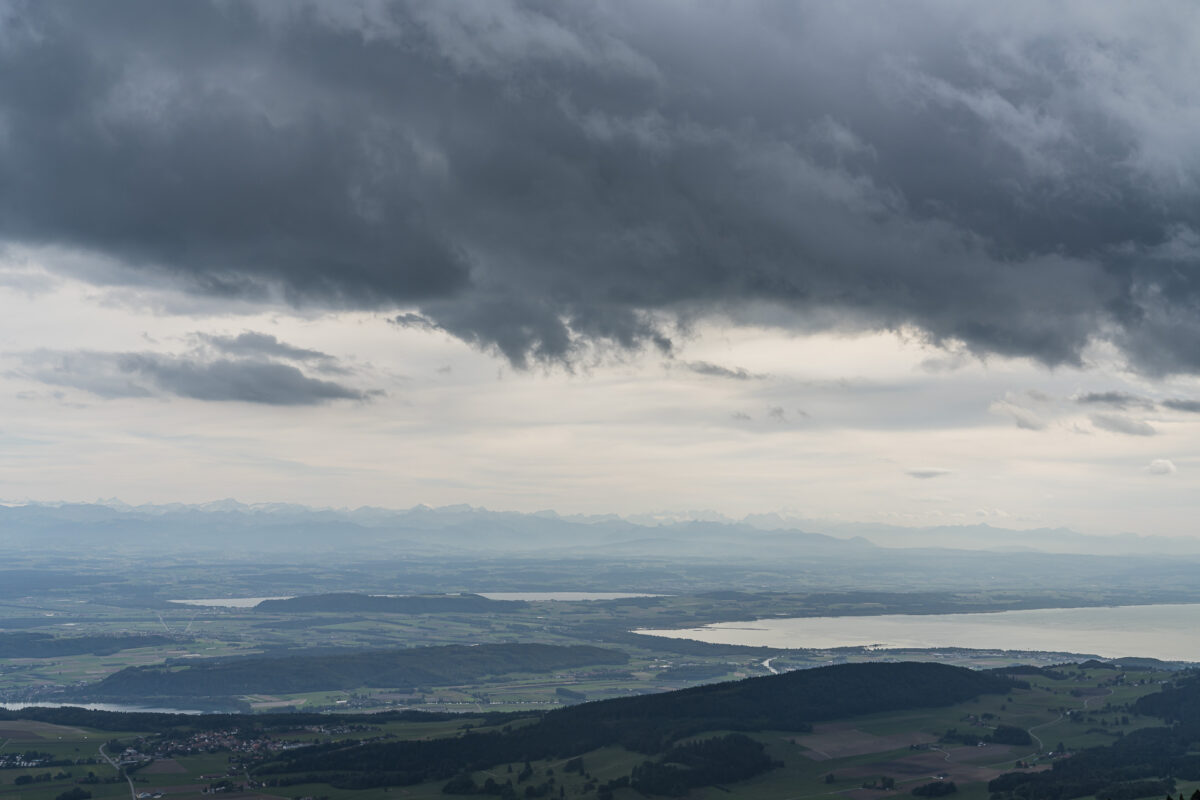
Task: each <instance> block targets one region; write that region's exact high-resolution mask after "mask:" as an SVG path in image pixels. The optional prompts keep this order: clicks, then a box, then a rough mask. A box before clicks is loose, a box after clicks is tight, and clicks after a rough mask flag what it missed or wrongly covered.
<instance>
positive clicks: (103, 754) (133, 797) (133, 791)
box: [100, 745, 137, 800]
mask: <svg viewBox="0 0 1200 800" xmlns="http://www.w3.org/2000/svg"><path fill="white" fill-rule="evenodd" d="M100 757H101V758H103V759H104V760H105V761H107V762H108V765H109V766H110V767H112V768H113V769H115V770H116V771H117V774H118V775H124V776H125V780H126V781H128V782H129V799H130V800H137V789H135V788H133V778H131V777H129V775H128V774H126V772H125V770H123V769H121V765H120V764H118V763H117V762H115V761H113V760H112V759H111V758H109V757H108V753H106V752H104V745H100Z"/></svg>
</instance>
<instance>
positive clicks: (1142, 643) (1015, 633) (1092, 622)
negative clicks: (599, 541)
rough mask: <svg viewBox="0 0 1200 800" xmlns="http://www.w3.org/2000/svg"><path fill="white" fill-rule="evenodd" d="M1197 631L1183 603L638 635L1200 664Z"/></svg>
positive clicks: (815, 620)
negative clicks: (1079, 655)
mask: <svg viewBox="0 0 1200 800" xmlns="http://www.w3.org/2000/svg"><path fill="white" fill-rule="evenodd" d="M1198 630H1200V605H1193V604H1187V605H1183V604H1180V605H1146V606H1106V607H1100V608H1041V609H1034V610H1030V611H999V612H995V613H986V614H886V615H877V616H862V617H781V618H776V619H758V620H750V621H747V622H718V623H714V624H712V625H705V626H704V627H701V628H688V629H683V630H648V629H647V630H639V631H636V633H644V634H649V635H653V636H667V637H671V638H674V639H695V640H697V641H701V642H712V643H716V644H740V645H750V646H753V647H778V648H814V649H828V648H834V647H876V648H940V647H945V648H954V647H961V648H970V649H977V650H1039V651H1045V652H1061V653H1082V654H1089V655H1098V656H1102V657H1105V658H1120V657H1123V656H1143V657H1149V658H1160V659H1163V660H1164V661H1200V637H1198V636H1197V635H1196V632H1197V631H1198Z"/></svg>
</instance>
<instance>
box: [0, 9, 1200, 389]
mask: <svg viewBox="0 0 1200 800" xmlns="http://www.w3.org/2000/svg"><path fill="white" fill-rule="evenodd" d="M1197 24H1198V23H1197V18H1196V15H1195V14H1194V13H1192V11H1191V7H1190V6H1189V5H1187V4H1182V3H1181V4H1166V5H1163V6H1156V11H1155V13H1154V14H1152V15H1150V14H1145V13H1144V12H1143V11H1141V10H1140V9H1138V8H1134V7H1131V6H1125V7H1122V6H1099V5H1095V4H1083V3H1079V4H1054V5H1047V4H1037V3H1028V4H1023V3H1015V4H1002V5H998V6H994V7H987V8H979V7H972V8H970V9H968V8H966V7H963V6H961V5H956V4H953V3H916V4H907V3H906V4H887V5H880V6H876V7H873V8H872V12H871V14H870V15H863V14H862V13H861V9H858V8H855V7H852V6H844V5H841V4H832V3H830V4H816V3H814V4H803V5H798V4H795V3H788V2H779V3H775V2H765V1H764V2H754V3H728V4H699V5H695V6H678V5H662V4H654V3H642V2H625V3H622V2H614V3H604V4H583V3H552V2H536V1H531V2H528V3H509V2H502V0H488V2H462V3H441V4H436V3H387V2H371V3H367V2H362V3H354V2H349V1H348V0H331V1H330V2H327V3H317V2H295V3H283V2H270V1H264V2H259V3H250V2H246V3H211V4H209V3H204V2H199V0H198V1H197V2H193V3H186V4H178V3H162V2H159V1H158V0H141V1H140V2H138V1H135V0H125V1H123V2H111V3H103V4H96V3H75V4H52V3H33V2H29V3H21V2H15V3H12V4H9V5H8V6H7V7H6V9H5V10H4V11H3V12H2V17H0V239H3V240H7V241H9V242H13V243H21V244H24V245H32V246H55V247H58V248H62V247H67V248H73V249H75V250H79V251H84V252H87V253H92V254H95V255H97V256H103V257H105V258H107V259H115V260H116V261H118V262H119V263H122V264H125V265H127V266H129V267H131V268H133V269H134V270H137V271H139V272H140V274H142V275H145V276H146V280H151V279H152V278H153V279H154V280H158V279H159V278H160V277H161V276H164V275H165V276H170V277H172V278H174V279H175V280H177V281H178V282H179V283H180V284H181V285H183V286H185V287H187V288H188V289H189V290H190V291H192V292H195V293H203V294H205V295H208V296H229V297H239V298H250V299H262V300H267V299H270V298H273V297H276V296H277V292H279V291H282V293H283V295H282V296H283V297H285V298H286V299H287V300H288V301H289V302H291V303H294V304H297V305H302V306H306V307H310V308H317V309H320V308H386V309H394V310H395V311H397V312H403V313H402V316H400V317H398V318H397V321H398V322H401V323H405V324H422V325H425V326H428V327H432V328H436V329H440V330H444V331H447V332H449V333H451V334H452V335H455V336H457V337H460V338H462V339H463V340H465V341H468V342H472V343H474V344H476V345H478V346H480V347H483V348H487V349H494V350H496V351H498V352H500V353H502V354H503V355H504V356H506V357H507V358H508V359H510V360H511V361H512V362H513V363H515V364H518V365H523V364H526V363H528V362H529V361H530V360H531V359H533V360H541V361H548V362H554V361H570V360H572V359H573V358H576V357H578V356H579V354H580V352H581V351H582V350H586V349H589V348H592V347H597V346H598V347H601V348H604V347H620V348H638V347H643V346H646V345H653V346H656V347H658V348H660V349H661V350H663V351H669V350H670V347H671V342H670V336H671V332H672V330H673V328H674V326H675V325H677V324H682V325H684V326H686V325H687V324H690V323H691V322H693V321H695V320H697V319H700V318H703V317H704V316H705V315H707V314H722V315H729V316H733V317H735V318H738V319H751V320H753V319H755V318H756V315H758V316H757V318H758V319H759V320H771V321H774V322H775V323H776V324H779V323H778V320H781V319H784V320H792V322H790V323H787V324H793V325H795V326H797V327H799V328H813V327H817V328H820V327H837V328H839V329H842V330H847V329H860V330H867V329H882V328H899V327H905V326H915V327H916V328H917V329H919V330H921V331H923V332H924V334H925V335H926V336H928V337H929V339H930V340H931V341H934V342H940V343H946V344H948V345H952V350H951V352H955V353H960V352H964V351H965V352H972V353H975V354H988V353H998V354H1005V355H1020V356H1030V357H1033V358H1036V359H1039V360H1041V361H1043V362H1045V363H1047V364H1063V363H1081V351H1082V349H1083V348H1084V347H1085V346H1086V345H1087V344H1088V343H1089V342H1090V341H1092V340H1094V339H1097V338H1099V339H1105V340H1108V341H1111V342H1113V343H1114V344H1116V345H1117V346H1118V347H1119V348H1120V349H1121V350H1122V352H1123V353H1124V354H1125V355H1126V357H1127V358H1128V359H1129V361H1130V362H1131V364H1132V366H1133V367H1134V368H1135V369H1138V370H1140V371H1143V372H1147V373H1152V374H1159V373H1170V372H1198V371H1200V346H1198V345H1200V314H1197V309H1200V274H1198V273H1197V272H1196V271H1195V270H1194V269H1191V268H1190V266H1189V265H1191V264H1193V263H1194V262H1195V260H1196V258H1197V257H1198V255H1200V235H1198V233H1197V231H1200V159H1197V157H1196V155H1195V153H1196V151H1195V148H1194V136H1193V135H1192V131H1193V130H1194V126H1193V124H1192V122H1191V120H1192V114H1193V111H1192V110H1193V109H1194V108H1195V107H1196V106H1197V104H1198V103H1200V96H1198V95H1200V89H1197V88H1196V86H1194V85H1193V83H1194V82H1193V83H1189V82H1187V81H1185V80H1183V79H1182V78H1181V77H1180V76H1184V75H1190V74H1195V69H1196V68H1197V67H1198V66H1200V65H1198V64H1197V63H1196V56H1195V48H1194V47H1193V46H1192V43H1193V42H1194V39H1195V34H1196V29H1197ZM91 277H92V279H95V280H99V279H100V278H98V277H96V276H95V275H93V276H91ZM110 279H112V278H111V277H110ZM781 309H782V310H784V311H786V312H787V313H786V314H780V313H779V311H780V310H781Z"/></svg>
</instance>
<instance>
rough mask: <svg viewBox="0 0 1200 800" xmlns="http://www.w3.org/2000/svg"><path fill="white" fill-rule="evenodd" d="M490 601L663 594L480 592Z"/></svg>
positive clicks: (590, 598) (654, 595)
mask: <svg viewBox="0 0 1200 800" xmlns="http://www.w3.org/2000/svg"><path fill="white" fill-rule="evenodd" d="M478 594H479V596H480V597H486V598H487V599H488V600H528V601H531V602H535V603H536V602H541V601H545V600H561V601H563V602H567V603H575V602H579V601H581V600H624V599H626V598H629V597H662V596H663V595H661V594H629V593H626V592H479V593H478Z"/></svg>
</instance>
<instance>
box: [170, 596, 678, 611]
mask: <svg viewBox="0 0 1200 800" xmlns="http://www.w3.org/2000/svg"><path fill="white" fill-rule="evenodd" d="M379 596H380V597H407V596H408V595H402V594H386V595H379ZM479 596H480V597H486V598H487V599H488V600H529V601H533V602H539V601H543V600H562V601H566V602H577V601H581V600H623V599H625V598H627V597H662V595H657V594H631V593H628V592H479ZM291 599H292V598H291V597H290V596H288V597H207V598H204V599H201V600H171V601H170V602H172V603H176V604H178V605H181V606H200V607H204V608H254V607H255V606H256V605H258V604H259V603H261V602H262V601H263V600H291Z"/></svg>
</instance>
